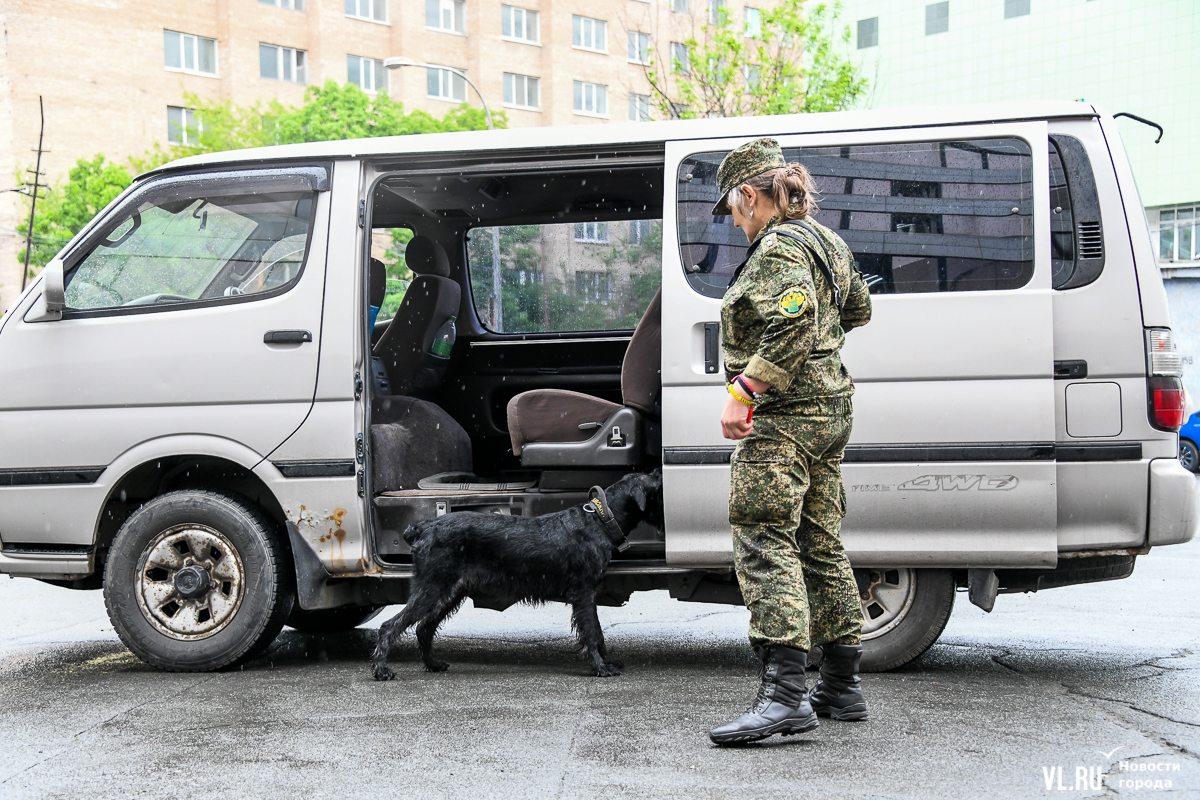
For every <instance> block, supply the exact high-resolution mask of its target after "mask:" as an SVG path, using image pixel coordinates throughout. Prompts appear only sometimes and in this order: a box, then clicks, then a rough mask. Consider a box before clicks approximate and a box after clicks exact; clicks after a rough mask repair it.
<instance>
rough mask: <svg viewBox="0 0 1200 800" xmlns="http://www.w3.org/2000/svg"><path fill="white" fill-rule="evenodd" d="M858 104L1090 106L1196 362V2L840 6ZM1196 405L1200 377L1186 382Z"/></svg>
mask: <svg viewBox="0 0 1200 800" xmlns="http://www.w3.org/2000/svg"><path fill="white" fill-rule="evenodd" d="M842 22H843V23H845V24H847V25H849V26H850V29H851V38H850V42H849V44H848V51H849V54H850V57H851V58H852V60H853V61H854V63H855V64H856V65H857V66H858V67H859V68H860V69H861V70H862V74H863V75H864V77H866V78H867V79H868V81H869V82H870V88H869V90H868V94H867V96H866V97H865V98H864V100H863V103H862V105H863V106H865V107H868V108H895V107H902V106H925V105H942V104H957V103H979V102H991V101H1003V100H1085V101H1087V102H1090V103H1095V104H1096V105H1098V106H1100V107H1102V108H1104V109H1105V110H1106V111H1109V112H1110V113H1117V112H1122V111H1125V112H1130V113H1132V114H1136V115H1137V116H1139V117H1144V118H1146V119H1150V120H1153V121H1154V122H1156V123H1158V124H1159V125H1161V126H1162V127H1163V129H1164V134H1163V137H1162V140H1161V141H1160V142H1159V143H1157V144H1156V143H1155V139H1156V138H1157V137H1158V132H1157V131H1156V130H1154V129H1153V128H1150V127H1148V126H1146V125H1143V124H1141V123H1139V122H1136V121H1134V120H1132V119H1128V118H1121V119H1120V120H1118V125H1119V127H1120V131H1121V138H1122V140H1123V141H1124V145H1125V148H1126V150H1127V151H1128V153H1129V158H1130V161H1131V162H1132V165H1133V171H1134V175H1135V176H1136V178H1137V183H1138V191H1139V193H1140V195H1141V201H1142V204H1143V206H1144V207H1145V209H1146V218H1147V222H1148V224H1149V226H1150V231H1151V235H1152V237H1153V239H1154V243H1155V247H1156V248H1157V251H1158V258H1159V266H1160V268H1161V269H1162V274H1163V278H1164V279H1165V282H1166V286H1167V294H1168V297H1169V298H1170V302H1171V309H1172V322H1173V324H1174V326H1175V333H1176V337H1177V339H1178V340H1179V345H1180V349H1181V351H1182V353H1183V356H1184V363H1185V364H1191V363H1193V361H1194V360H1196V361H1200V230H1197V225H1198V224H1200V108H1198V107H1197V106H1196V104H1195V103H1192V102H1188V101H1187V100H1186V99H1185V98H1187V97H1189V96H1190V95H1191V91H1192V88H1193V85H1194V83H1195V80H1196V77H1197V76H1198V75H1200V47H1197V45H1196V42H1197V40H1198V38H1200V3H1197V2H1195V0H939V2H929V1H928V0H842ZM1185 382H1186V383H1187V385H1188V389H1189V391H1190V392H1191V394H1192V396H1193V397H1194V398H1196V399H1197V400H1200V373H1194V374H1192V375H1186V376H1185Z"/></svg>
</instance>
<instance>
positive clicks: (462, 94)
mask: <svg viewBox="0 0 1200 800" xmlns="http://www.w3.org/2000/svg"><path fill="white" fill-rule="evenodd" d="M425 84H426V87H427V89H426V94H428V95H429V96H430V97H436V98H437V99H438V100H453V101H454V102H456V103H465V102H466V100H467V79H466V78H464V77H463V76H462V75H461V74H460V73H459V72H457V71H455V70H452V69H444V68H442V67H427V68H426V69H425Z"/></svg>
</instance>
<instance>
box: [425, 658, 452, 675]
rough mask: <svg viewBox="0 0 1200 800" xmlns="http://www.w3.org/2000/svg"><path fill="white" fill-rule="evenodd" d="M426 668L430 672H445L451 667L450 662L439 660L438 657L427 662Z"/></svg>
mask: <svg viewBox="0 0 1200 800" xmlns="http://www.w3.org/2000/svg"><path fill="white" fill-rule="evenodd" d="M425 669H426V670H427V671H429V672H445V671H446V670H448V669H450V662H448V661H438V660H437V659H436V658H431V659H429V660H428V661H426V662H425Z"/></svg>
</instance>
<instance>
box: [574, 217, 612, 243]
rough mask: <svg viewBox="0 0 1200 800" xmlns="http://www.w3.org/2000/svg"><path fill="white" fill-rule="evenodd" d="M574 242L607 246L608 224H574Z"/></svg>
mask: <svg viewBox="0 0 1200 800" xmlns="http://www.w3.org/2000/svg"><path fill="white" fill-rule="evenodd" d="M575 241H577V242H587V243H588V244H608V223H607V222H576V223H575Z"/></svg>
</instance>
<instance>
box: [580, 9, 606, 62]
mask: <svg viewBox="0 0 1200 800" xmlns="http://www.w3.org/2000/svg"><path fill="white" fill-rule="evenodd" d="M571 44H573V45H575V46H576V47H578V48H579V49H580V50H594V51H596V52H597V53H607V52H608V23H607V22H605V21H604V20H602V19H592V18H591V17H581V16H579V15H577V14H576V15H572V16H571Z"/></svg>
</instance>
